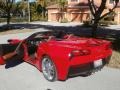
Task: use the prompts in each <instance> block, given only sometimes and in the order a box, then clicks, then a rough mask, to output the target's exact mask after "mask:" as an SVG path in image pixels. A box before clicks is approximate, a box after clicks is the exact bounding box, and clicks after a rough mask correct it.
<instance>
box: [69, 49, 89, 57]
mask: <svg viewBox="0 0 120 90" xmlns="http://www.w3.org/2000/svg"><path fill="white" fill-rule="evenodd" d="M89 54H90V50H87V49H82V50H73V51H72V52H71V53H70V54H69V55H68V56H69V57H76V56H83V55H89Z"/></svg>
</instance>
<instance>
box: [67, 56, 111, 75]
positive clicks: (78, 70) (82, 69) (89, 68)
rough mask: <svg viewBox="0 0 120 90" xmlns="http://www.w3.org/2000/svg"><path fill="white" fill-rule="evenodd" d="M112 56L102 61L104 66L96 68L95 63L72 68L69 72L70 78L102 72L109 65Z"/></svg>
mask: <svg viewBox="0 0 120 90" xmlns="http://www.w3.org/2000/svg"><path fill="white" fill-rule="evenodd" d="M110 57H111V56H108V57H107V58H104V59H102V65H100V66H98V67H95V66H94V61H93V62H90V63H86V64H81V65H74V66H70V68H69V72H68V77H69V76H76V75H81V74H86V73H88V72H91V73H92V72H96V71H99V70H101V69H102V68H103V67H104V65H106V64H107V63H109V60H110Z"/></svg>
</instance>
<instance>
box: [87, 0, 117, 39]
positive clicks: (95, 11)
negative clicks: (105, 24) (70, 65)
mask: <svg viewBox="0 0 120 90" xmlns="http://www.w3.org/2000/svg"><path fill="white" fill-rule="evenodd" d="M94 1H95V0H88V5H89V8H90V11H91V14H92V17H93V18H92V36H93V37H96V31H97V27H98V23H99V21H100V20H101V19H103V18H104V17H105V16H107V15H109V14H110V13H112V12H113V11H114V9H115V8H116V7H117V4H118V2H119V0H113V1H114V6H113V7H112V8H111V9H109V8H107V7H106V4H107V0H101V3H100V6H96V5H95V2H94ZM105 9H108V12H106V13H104V14H103V11H104V10H105Z"/></svg>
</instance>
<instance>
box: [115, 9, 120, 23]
mask: <svg viewBox="0 0 120 90" xmlns="http://www.w3.org/2000/svg"><path fill="white" fill-rule="evenodd" d="M115 12H116V15H115V22H117V24H120V7H119V8H116V9H115Z"/></svg>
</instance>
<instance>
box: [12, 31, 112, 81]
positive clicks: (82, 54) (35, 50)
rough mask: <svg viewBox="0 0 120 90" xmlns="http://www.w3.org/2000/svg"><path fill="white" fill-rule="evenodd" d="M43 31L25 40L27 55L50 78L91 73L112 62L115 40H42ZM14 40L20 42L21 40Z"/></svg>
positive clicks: (65, 77) (75, 37)
mask: <svg viewBox="0 0 120 90" xmlns="http://www.w3.org/2000/svg"><path fill="white" fill-rule="evenodd" d="M41 35H42V34H41V33H36V34H34V35H32V37H29V38H28V39H25V40H23V41H22V46H23V48H24V58H23V59H24V61H26V62H28V63H30V64H32V65H34V66H35V67H37V68H38V69H39V70H40V71H42V72H43V75H44V77H45V78H46V79H47V80H49V81H55V80H56V79H57V80H66V79H67V78H68V77H69V76H73V75H79V74H85V75H89V74H91V73H92V72H94V71H97V70H100V69H101V68H102V67H103V66H104V65H105V64H106V63H108V62H109V57H110V56H111V54H112V49H111V47H110V46H111V43H110V42H109V41H106V40H101V39H93V38H80V37H77V36H70V37H69V38H68V37H65V38H62V39H57V38H55V36H54V38H51V39H47V40H45V39H43V40H41V39H40V40H39V39H38V38H41ZM42 36H43V35H42ZM16 41H17V42H16ZM10 43H11V44H15V43H18V40H15V41H14V40H12V41H10Z"/></svg>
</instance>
